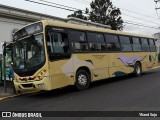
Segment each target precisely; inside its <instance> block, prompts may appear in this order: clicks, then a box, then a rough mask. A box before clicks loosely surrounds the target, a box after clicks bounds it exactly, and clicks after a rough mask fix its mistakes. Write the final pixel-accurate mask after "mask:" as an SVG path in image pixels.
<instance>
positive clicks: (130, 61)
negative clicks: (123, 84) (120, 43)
mask: <svg viewBox="0 0 160 120" xmlns="http://www.w3.org/2000/svg"><path fill="white" fill-rule="evenodd" d="M146 56H147V55H146ZM146 56H144V57H142V58H140V57H138V56H133V57H132V58H127V57H125V56H123V55H120V56H118V59H120V60H121V61H122V62H123V64H124V65H125V66H127V67H133V68H134V63H135V62H136V61H142V60H144V58H145V57H146ZM127 74H128V73H125V72H122V71H116V72H115V73H113V74H112V75H115V76H116V77H118V76H123V75H127Z"/></svg>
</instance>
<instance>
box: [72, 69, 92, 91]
mask: <svg viewBox="0 0 160 120" xmlns="http://www.w3.org/2000/svg"><path fill="white" fill-rule="evenodd" d="M89 85H90V76H89V74H88V72H87V71H86V70H78V71H77V73H76V82H75V86H76V88H77V89H78V90H86V89H87V88H88V87H89Z"/></svg>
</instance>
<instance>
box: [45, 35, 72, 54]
mask: <svg viewBox="0 0 160 120" xmlns="http://www.w3.org/2000/svg"><path fill="white" fill-rule="evenodd" d="M47 49H48V53H69V46H68V35H67V34H66V33H58V32H55V33H49V34H48V36H47Z"/></svg>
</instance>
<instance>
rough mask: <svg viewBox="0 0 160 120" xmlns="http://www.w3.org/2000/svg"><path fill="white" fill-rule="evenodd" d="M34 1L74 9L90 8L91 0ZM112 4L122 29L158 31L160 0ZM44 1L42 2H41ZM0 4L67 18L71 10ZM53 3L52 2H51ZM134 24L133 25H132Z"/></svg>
mask: <svg viewBox="0 0 160 120" xmlns="http://www.w3.org/2000/svg"><path fill="white" fill-rule="evenodd" d="M31 1H36V2H42V1H48V2H52V3H56V4H61V5H65V6H69V7H73V8H76V9H81V10H85V8H86V7H87V8H90V2H91V1H92V0H31ZM111 1H112V2H113V5H114V6H115V7H117V8H120V10H121V12H122V15H121V16H122V19H123V20H124V22H125V23H124V31H127V32H131V33H138V34H145V35H153V34H154V33H158V32H160V9H159V10H157V12H156V10H155V8H156V7H160V2H159V3H157V4H156V3H155V2H154V0H111ZM43 3H44V2H43ZM0 4H3V5H8V6H12V7H17V8H21V9H25V10H30V11H34V12H38V13H43V14H48V15H53V16H57V17H62V18H67V15H69V14H71V13H73V12H71V11H67V10H62V9H58V8H54V7H49V6H45V5H39V4H36V3H32V2H28V1H25V0H0ZM52 5H53V4H52ZM133 24H134V25H133Z"/></svg>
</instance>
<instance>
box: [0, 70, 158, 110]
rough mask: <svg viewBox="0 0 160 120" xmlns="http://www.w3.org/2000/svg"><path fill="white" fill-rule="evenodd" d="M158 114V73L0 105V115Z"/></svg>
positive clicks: (154, 72)
mask: <svg viewBox="0 0 160 120" xmlns="http://www.w3.org/2000/svg"><path fill="white" fill-rule="evenodd" d="M5 110H6V111H8V110H11V111H160V69H155V70H152V71H149V72H146V73H143V74H142V76H140V77H134V76H133V75H128V76H124V77H119V78H110V79H106V80H102V81H98V82H94V83H92V84H91V87H90V88H89V89H88V90H85V91H76V90H75V89H74V87H73V86H71V87H67V88H63V89H59V90H53V91H49V92H40V93H36V94H29V95H23V96H19V97H14V98H9V99H6V100H3V101H0V111H5Z"/></svg>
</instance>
